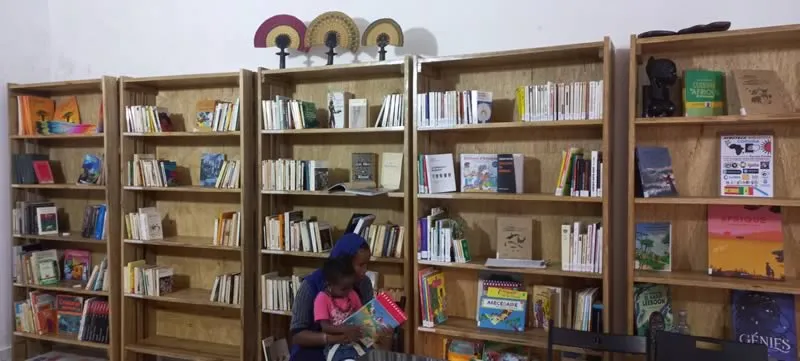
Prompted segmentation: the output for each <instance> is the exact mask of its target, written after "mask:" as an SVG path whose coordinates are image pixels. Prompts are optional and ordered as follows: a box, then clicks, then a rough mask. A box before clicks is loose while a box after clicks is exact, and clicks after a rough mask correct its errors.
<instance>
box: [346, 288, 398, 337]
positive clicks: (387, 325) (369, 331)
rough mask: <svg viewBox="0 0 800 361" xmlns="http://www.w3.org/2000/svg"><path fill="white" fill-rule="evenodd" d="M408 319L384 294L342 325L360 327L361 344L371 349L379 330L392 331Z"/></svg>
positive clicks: (389, 297) (380, 294)
mask: <svg viewBox="0 0 800 361" xmlns="http://www.w3.org/2000/svg"><path fill="white" fill-rule="evenodd" d="M407 319H408V317H406V314H405V313H403V311H402V310H401V309H400V307H399V306H397V304H396V303H394V301H393V300H392V297H391V296H389V295H388V294H386V293H379V294H378V295H377V296H375V298H373V299H372V301H369V302H367V304H366V305H364V306H363V307H361V308H360V309H359V310H358V311H356V312H354V313H353V314H351V315H350V316H349V317H347V319H346V320H344V322H343V324H345V325H353V326H360V327H361V329H362V332H363V336H362V337H361V344H362V345H363V346H364V347H372V345H374V344H375V338H376V337H377V336H378V333H379V331H381V330H392V329H395V328H397V327H398V326H400V325H402V324H403V322H406V320H407Z"/></svg>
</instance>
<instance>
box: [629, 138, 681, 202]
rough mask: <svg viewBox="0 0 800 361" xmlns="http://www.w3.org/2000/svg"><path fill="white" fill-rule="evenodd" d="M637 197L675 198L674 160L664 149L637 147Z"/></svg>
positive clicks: (676, 191) (676, 194) (676, 192)
mask: <svg viewBox="0 0 800 361" xmlns="http://www.w3.org/2000/svg"><path fill="white" fill-rule="evenodd" d="M635 171H636V180H637V182H636V196H637V197H644V198H651V197H675V196H678V189H677V188H676V187H675V175H674V174H673V173H672V158H671V157H670V156H669V149H667V148H664V147H636V169H635Z"/></svg>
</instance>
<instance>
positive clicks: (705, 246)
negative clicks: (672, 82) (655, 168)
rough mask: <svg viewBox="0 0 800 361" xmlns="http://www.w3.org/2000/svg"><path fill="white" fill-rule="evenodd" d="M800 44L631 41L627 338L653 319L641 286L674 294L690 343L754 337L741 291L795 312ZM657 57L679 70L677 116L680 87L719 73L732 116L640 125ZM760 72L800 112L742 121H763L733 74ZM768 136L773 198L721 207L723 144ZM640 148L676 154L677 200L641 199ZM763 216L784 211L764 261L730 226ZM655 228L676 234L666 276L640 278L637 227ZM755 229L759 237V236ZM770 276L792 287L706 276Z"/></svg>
mask: <svg viewBox="0 0 800 361" xmlns="http://www.w3.org/2000/svg"><path fill="white" fill-rule="evenodd" d="M799 35H800V26H799V25H789V26H776V27H765V28H756V29H742V30H732V31H725V32H718V33H707V34H693V35H685V36H684V35H681V36H665V37H659V38H650V39H638V38H637V37H636V35H632V36H631V38H630V46H631V49H635V51H632V52H631V54H630V59H629V61H630V64H629V68H628V74H629V82H628V104H629V105H628V107H629V108H628V122H627V126H626V127H624V129H620V132H621V133H622V132H626V133H627V134H625V136H626V137H627V139H628V141H627V142H626V144H625V147H626V150H625V153H626V154H627V162H626V163H625V164H624V165H622V167H624V168H626V169H625V172H626V173H627V176H628V181H627V184H626V185H625V186H624V188H625V199H626V202H627V204H626V205H625V208H626V211H625V213H621V214H620V216H622V214H625V224H626V225H625V231H626V232H627V235H626V236H625V239H626V243H625V244H624V248H625V249H624V254H625V256H626V257H627V261H626V262H622V261H621V260H620V262H618V263H617V262H615V265H620V266H622V267H624V268H625V271H626V272H627V274H628V276H627V280H628V281H627V285H626V291H627V292H626V293H627V294H626V297H625V307H624V309H623V308H620V309H619V310H618V311H617V312H618V313H621V314H624V315H625V316H627V319H626V320H625V322H621V323H620V324H621V325H625V328H626V329H627V332H628V333H633V332H634V329H635V328H636V323H635V319H636V318H637V317H642V318H641V319H646V316H643V315H639V316H637V315H636V314H635V313H634V312H635V309H636V300H635V296H636V294H637V293H636V286H637V285H640V284H655V285H665V286H666V287H665V288H663V290H665V291H667V292H668V293H669V299H670V303H671V309H672V310H673V314H676V313H677V311H678V310H685V311H686V312H687V314H688V315H689V316H688V319H689V327H691V330H692V335H697V336H706V337H715V338H721V339H733V338H734V337H735V335H736V334H737V332H738V333H741V332H742V328H743V327H745V328H746V327H750V326H749V325H747V323H746V322H744V323H742V321H741V320H742V319H743V318H744V316H742V317H738V316H737V317H736V318H734V316H733V309H734V305H733V302H734V297H733V296H734V295H740V294H739V293H735V292H734V291H756V292H769V293H778V294H788V295H792V298H793V300H794V302H792V303H794V304H796V303H797V301H798V297H796V296H797V295H800V283H798V281H797V279H798V275H799V274H798V267H797V266H798V262H797V260H798V255H800V253H798V249H797V247H795V246H794V241H793V235H794V234H795V233H796V232H795V224H797V222H798V219H800V218H798V214H797V211H796V209H797V207H800V191H799V189H800V188H798V182H800V178H799V177H798V175H797V172H796V171H795V166H794V164H793V160H794V154H796V153H797V149H798V147H800V142H798V138H797V137H796V136H794V134H795V133H796V132H797V129H798V126H797V124H800V123H798V122H797V121H798V120H800V113H798V112H800V109H798V107H797V105H798V104H800V93H798V91H797V88H796V87H795V86H793V84H794V83H793V82H794V81H795V79H796V75H797V68H796V64H797V61H798V59H800V46H799V45H798V43H797V42H796V41H794V40H792V39H796V38H797V36H799ZM651 57H655V58H657V59H658V58H666V59H669V60H671V61H672V62H673V63H674V64H675V65H676V67H677V74H678V77H679V80H678V82H677V85H676V86H675V90H676V92H675V96H674V97H672V100H673V101H674V102H675V103H676V104H677V105H678V107H679V108H685V106H684V104H683V99H682V97H681V96H679V95H678V94H680V93H682V92H683V91H684V89H682V87H683V86H684V85H682V84H685V83H686V82H687V80H686V79H684V78H685V74H684V72H685V71H686V70H690V69H701V70H709V71H717V72H721V73H722V74H723V76H724V83H725V84H726V86H725V87H722V88H719V89H720V90H722V92H723V93H724V99H725V101H724V102H723V107H722V108H723V109H722V112H721V113H722V114H727V115H719V116H705V117H703V116H698V117H688V116H687V117H682V116H681V115H683V114H684V113H685V112H684V111H683V110H679V111H678V112H677V116H673V117H668V118H641V116H642V87H643V86H644V85H646V84H649V79H647V77H646V76H645V74H646V73H645V71H644V68H645V66H646V63H647V61H648V59H650V58H651ZM753 69H760V70H771V71H774V72H775V73H776V74H777V78H778V79H780V81H782V82H783V84H775V85H772V86H770V87H768V88H770V89H771V88H772V87H778V86H780V87H784V90H783V91H784V92H785V93H786V94H787V96H788V98H789V99H790V100H791V101H792V102H793V103H794V106H792V107H786V108H785V109H780V108H774V109H776V110H775V112H774V113H770V114H763V115H761V114H751V115H748V116H741V115H740V114H741V109H742V108H744V109H746V110H748V112H749V113H756V109H755V108H752V105H751V104H750V105H749V104H748V101H747V100H748V99H747V98H746V97H745V98H743V97H741V96H740V95H739V94H738V91H737V90H736V89H737V83H739V82H741V81H743V80H742V79H741V78H740V77H739V76H735V75H734V73H733V71H734V70H753ZM775 89H776V91H777V88H775ZM770 91H771V90H770ZM667 127H668V129H667ZM764 134H771V135H772V136H773V143H772V148H771V151H772V154H773V162H772V165H771V168H772V171H773V180H772V186H773V197H772V198H755V197H721V196H720V181H721V180H722V177H723V176H721V174H720V169H721V164H720V163H721V160H720V158H721V155H720V153H721V149H723V148H722V147H723V145H722V140H721V138H720V137H721V136H722V135H742V136H753V135H764ZM639 146H648V147H661V148H666V149H667V150H668V151H669V155H670V158H671V166H672V173H673V176H674V181H675V183H674V184H675V185H676V187H677V191H678V194H679V196H675V197H657V198H639V197H637V194H636V188H637V186H639V185H637V182H638V181H637V179H636V173H637V172H636V170H637V160H636V158H637V157H636V154H637V152H636V147H639ZM646 166H647V165H646ZM647 167H648V168H650V167H649V166H647ZM620 188H623V187H622V186H621V187H620ZM618 192H622V190H618ZM617 194H618V195H619V193H617ZM762 207H769V209H770V210H773V211H777V209H775V208H773V207H780V222H781V223H782V237H783V244H782V245H778V242H777V241H773V242H770V243H769V247H770V250H766V249H763V250H761V251H759V250H758V249H757V248H748V247H747V246H746V245H744V244H745V243H746V242H747V241H746V239H747V237H746V236H741V237H739V236H740V234H739V233H736V231H735V227H736V226H735V225H732V224H733V223H735V222H736V219H739V217H741V216H742V214H743V213H742V212H745V211H747V210H753V211H756V210H763V209H764V208H762ZM722 212H730V215H726V216H724V217H722V216H720V214H721V213H722ZM762 214H763V213H762ZM650 222H657V223H668V224H669V226H670V234H671V251H670V252H671V256H670V260H671V271H669V272H656V271H644V270H637V269H635V260H636V254H637V250H636V244H637V240H636V239H637V224H641V223H650ZM768 222H777V221H775V220H770V221H768ZM773 224H774V223H773ZM753 229H757V227H756V226H753ZM729 232H730V233H732V234H734V235H736V237H727V236H719V239H717V237H716V236H715V235H717V234H727V233H729ZM777 233H779V232H775V234H777ZM620 238H621V235H620ZM640 238H641V237H640ZM739 240H743V241H739ZM722 245H725V246H724V247H722ZM615 247H616V250H617V251H620V252H622V248H623V246H622V243H620V244H615ZM641 248H642V247H641V246H640V251H641ZM722 248H725V250H726V251H724V252H725V253H724V255H723V253H722V252H721V251H719V250H720V249H722ZM776 252H780V257H778V258H776V257H773V256H772V255H773V254H776ZM722 257H724V261H723V260H721V258H722ZM722 263H725V264H722ZM773 267H774V269H776V270H777V271H774V272H775V273H776V274H777V275H776V278H780V277H781V276H783V277H785V279H786V280H785V281H779V280H757V279H743V278H735V277H723V276H709V275H708V270H709V268H716V269H721V270H745V272H751V273H755V274H758V273H768V272H771V271H766V269H773ZM618 271H619V270H618ZM733 272H735V271H733ZM781 273H782V274H781ZM776 302H777V301H776ZM759 312H760V311H759ZM778 312H780V313H782V312H784V310H783V309H781V310H780V311H778ZM737 329H738V330H737ZM622 331H623V330H622V329H620V330H618V332H622ZM765 337H769V336H765ZM793 341H794V342H797V340H793Z"/></svg>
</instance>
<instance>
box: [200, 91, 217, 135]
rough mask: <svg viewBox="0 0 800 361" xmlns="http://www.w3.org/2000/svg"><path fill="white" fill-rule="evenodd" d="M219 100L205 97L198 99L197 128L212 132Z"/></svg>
mask: <svg viewBox="0 0 800 361" xmlns="http://www.w3.org/2000/svg"><path fill="white" fill-rule="evenodd" d="M217 103H218V102H217V101H216V100H212V99H203V100H199V101H197V109H196V111H197V118H196V119H195V130H197V131H202V132H210V131H211V130H213V125H214V112H215V111H216V109H217Z"/></svg>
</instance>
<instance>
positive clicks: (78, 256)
mask: <svg viewBox="0 0 800 361" xmlns="http://www.w3.org/2000/svg"><path fill="white" fill-rule="evenodd" d="M90 273H92V265H91V256H90V254H89V251H84V250H77V249H67V250H64V279H65V280H68V281H80V282H88V281H89V274H90Z"/></svg>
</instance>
